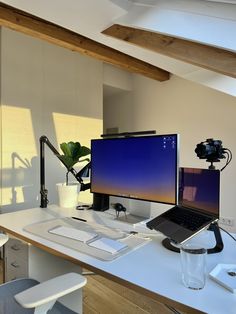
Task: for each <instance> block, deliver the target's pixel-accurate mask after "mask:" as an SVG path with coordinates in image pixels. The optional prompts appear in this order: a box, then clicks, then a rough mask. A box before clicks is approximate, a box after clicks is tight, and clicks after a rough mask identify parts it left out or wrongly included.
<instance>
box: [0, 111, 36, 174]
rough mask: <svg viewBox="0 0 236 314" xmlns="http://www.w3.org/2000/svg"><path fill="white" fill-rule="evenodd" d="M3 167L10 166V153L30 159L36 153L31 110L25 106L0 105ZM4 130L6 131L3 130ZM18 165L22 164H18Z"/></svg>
mask: <svg viewBox="0 0 236 314" xmlns="http://www.w3.org/2000/svg"><path fill="white" fill-rule="evenodd" d="M2 130H3V132H2V145H3V147H4V151H3V160H2V163H3V168H12V154H13V153H16V154H18V156H20V158H22V159H23V160H24V159H28V160H31V158H32V157H34V156H36V155H37V149H36V144H35V138H34V130H33V125H32V118H31V112H30V110H29V109H26V108H18V107H11V106H5V105H4V106H2ZM4 130H6V132H4ZM18 166H23V165H22V164H20V163H19V164H18Z"/></svg>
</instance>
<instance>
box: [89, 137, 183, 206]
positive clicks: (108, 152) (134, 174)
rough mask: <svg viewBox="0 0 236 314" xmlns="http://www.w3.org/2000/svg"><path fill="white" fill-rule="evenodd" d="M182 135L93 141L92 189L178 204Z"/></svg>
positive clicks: (102, 192) (94, 191)
mask: <svg viewBox="0 0 236 314" xmlns="http://www.w3.org/2000/svg"><path fill="white" fill-rule="evenodd" d="M177 184H178V135H177V134H171V135H152V136H140V137H127V138H109V139H98V140H92V142H91V192H93V193H101V194H108V195H113V196H121V197H128V198H134V199H140V200H147V201H153V202H160V203H167V204H176V203H177V191H178V189H177Z"/></svg>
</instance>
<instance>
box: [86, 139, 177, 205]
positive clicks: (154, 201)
mask: <svg viewBox="0 0 236 314" xmlns="http://www.w3.org/2000/svg"><path fill="white" fill-rule="evenodd" d="M164 136H166V137H167V136H175V137H176V146H177V148H176V155H175V159H176V174H175V177H176V180H175V202H173V203H171V202H163V201H157V200H147V199H143V198H138V197H131V196H129V195H127V196H125V195H118V194H108V193H104V192H103V193H101V192H97V191H95V190H93V184H92V182H93V179H92V176H93V169H92V168H93V162H92V159H93V157H92V142H93V141H109V140H129V139H133V138H151V137H164ZM90 182H91V187H90V192H91V193H96V194H104V195H109V196H114V197H121V198H125V199H133V200H140V201H146V202H153V203H158V204H167V205H177V204H178V195H179V194H178V193H179V134H178V133H171V134H155V135H142V136H129V137H123V138H122V137H112V138H101V139H100V138H99V139H92V140H91V177H90Z"/></svg>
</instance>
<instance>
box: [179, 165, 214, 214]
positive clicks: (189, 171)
mask: <svg viewBox="0 0 236 314" xmlns="http://www.w3.org/2000/svg"><path fill="white" fill-rule="evenodd" d="M179 178H180V180H179V204H180V205H182V206H184V207H189V208H194V209H197V210H200V211H202V212H205V213H208V214H209V213H210V214H214V215H216V216H217V217H219V207H220V171H219V170H209V169H197V168H180V174H179Z"/></svg>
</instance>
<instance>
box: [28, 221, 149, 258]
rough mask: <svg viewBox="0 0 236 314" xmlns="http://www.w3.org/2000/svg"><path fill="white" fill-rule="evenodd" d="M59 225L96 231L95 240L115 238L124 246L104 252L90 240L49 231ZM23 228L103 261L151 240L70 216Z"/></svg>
mask: <svg viewBox="0 0 236 314" xmlns="http://www.w3.org/2000/svg"><path fill="white" fill-rule="evenodd" d="M60 226H65V227H70V228H71V227H72V228H75V229H77V230H83V231H86V232H91V233H96V234H97V235H98V236H97V237H96V240H97V239H100V238H103V237H105V238H109V239H113V240H117V241H118V240H119V242H121V243H123V244H125V245H126V247H125V248H123V249H122V250H120V251H118V252H115V253H110V252H106V251H104V250H101V249H98V248H96V247H93V246H90V245H89V244H90V243H92V242H91V241H88V242H87V243H83V242H81V241H78V240H75V239H71V238H67V237H65V236H61V235H58V234H53V233H50V230H52V229H55V228H57V227H60ZM24 230H25V231H27V232H30V233H32V234H34V235H37V236H40V237H42V238H45V239H47V240H50V241H53V242H56V243H58V244H61V245H64V246H66V247H68V248H71V249H73V250H76V251H78V252H80V253H84V254H87V255H90V256H93V257H95V258H97V259H100V260H103V261H112V260H114V259H116V258H117V257H119V256H122V255H124V254H126V253H128V252H131V251H132V250H135V249H137V248H138V247H140V246H142V245H144V244H146V243H148V242H149V241H151V240H150V239H149V238H144V237H141V236H139V235H136V234H135V235H133V234H127V233H125V232H123V231H120V230H119V229H112V228H108V227H106V226H103V225H100V224H95V223H91V224H90V223H89V222H80V221H77V220H73V219H72V218H67V217H66V218H60V219H51V220H47V221H42V222H40V223H35V224H31V225H28V226H26V227H24Z"/></svg>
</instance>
